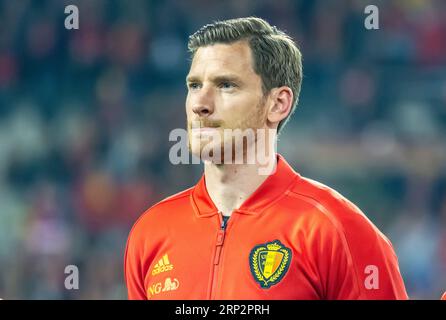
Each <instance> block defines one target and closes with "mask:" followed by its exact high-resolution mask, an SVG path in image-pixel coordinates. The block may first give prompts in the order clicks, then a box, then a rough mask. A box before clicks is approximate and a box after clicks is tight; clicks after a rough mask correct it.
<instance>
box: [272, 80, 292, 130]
mask: <svg viewBox="0 0 446 320" xmlns="http://www.w3.org/2000/svg"><path fill="white" fill-rule="evenodd" d="M268 104H269V110H268V114H267V119H268V126H271V127H275V128H277V126H278V125H279V123H280V121H282V120H283V119H285V118H286V117H287V116H288V115H289V114H290V112H291V108H292V105H293V91H292V90H291V89H290V88H289V87H286V86H282V87H279V88H273V89H271V92H270V98H269V103H268Z"/></svg>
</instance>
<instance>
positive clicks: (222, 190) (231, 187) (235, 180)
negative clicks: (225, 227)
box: [204, 152, 277, 216]
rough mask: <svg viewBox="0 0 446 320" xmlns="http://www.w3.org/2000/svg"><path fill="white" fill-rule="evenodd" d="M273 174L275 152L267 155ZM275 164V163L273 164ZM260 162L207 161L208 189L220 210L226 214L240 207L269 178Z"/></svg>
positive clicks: (206, 178)
mask: <svg viewBox="0 0 446 320" xmlns="http://www.w3.org/2000/svg"><path fill="white" fill-rule="evenodd" d="M267 159H268V168H271V172H270V173H269V174H271V173H272V172H273V170H274V169H275V163H276V161H277V159H276V154H275V152H272V153H271V154H270V155H268V157H267ZM271 164H274V165H271ZM263 167H264V165H263V166H261V165H260V164H258V163H256V164H221V165H216V164H213V163H206V164H205V167H204V174H205V181H206V189H207V191H208V194H209V196H210V197H211V199H212V201H213V202H214V204H215V206H216V207H217V208H218V210H219V211H220V212H221V213H222V214H223V215H225V216H230V215H231V213H232V211H234V210H235V209H238V208H239V207H240V206H241V205H242V204H243V202H244V201H245V200H246V199H247V198H248V197H249V196H250V195H251V194H252V193H253V192H254V191H255V190H256V189H257V188H258V187H259V186H260V185H261V184H262V183H263V182H264V181H265V180H266V179H267V178H268V176H269V174H265V172H264V171H263V172H262V170H260V168H263ZM259 172H262V174H259Z"/></svg>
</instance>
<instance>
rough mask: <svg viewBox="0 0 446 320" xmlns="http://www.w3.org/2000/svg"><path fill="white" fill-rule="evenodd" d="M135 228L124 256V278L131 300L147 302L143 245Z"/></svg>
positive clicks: (130, 235) (131, 232)
mask: <svg viewBox="0 0 446 320" xmlns="http://www.w3.org/2000/svg"><path fill="white" fill-rule="evenodd" d="M134 229H135V227H133V229H132V231H130V234H129V237H128V240H127V245H126V249H125V255H124V277H125V282H126V286H127V295H128V299H129V300H146V299H147V297H146V293H145V292H146V290H145V286H144V273H143V267H142V257H143V256H142V254H143V251H142V250H141V246H142V243H141V241H138V237H137V234H136V232H135V230H134Z"/></svg>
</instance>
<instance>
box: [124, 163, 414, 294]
mask: <svg viewBox="0 0 446 320" xmlns="http://www.w3.org/2000/svg"><path fill="white" fill-rule="evenodd" d="M277 159H278V163H277V170H276V171H275V173H274V174H272V175H271V176H269V177H268V178H267V179H266V180H265V181H264V183H263V184H262V185H261V186H260V187H259V188H258V189H257V190H256V191H255V192H254V193H253V194H252V195H251V196H250V197H249V198H248V199H247V200H246V201H245V202H244V203H243V204H242V206H241V207H240V208H239V209H237V210H234V212H233V213H232V215H231V218H230V219H229V220H228V222H227V223H224V222H223V221H222V217H221V214H219V212H218V210H217V208H216V207H215V205H214V204H213V202H212V200H211V198H210V197H209V195H208V193H207V190H206V186H205V178H204V176H203V177H202V178H201V180H200V181H199V182H198V184H197V185H196V186H195V187H193V188H190V189H188V190H185V191H183V192H181V193H178V194H176V195H174V196H171V197H169V198H167V199H165V200H163V201H161V202H159V203H158V204H156V205H154V206H153V207H151V208H150V209H149V210H147V211H146V212H145V213H144V214H143V215H142V216H141V217H140V218H139V219H138V221H137V222H136V223H135V225H134V226H133V228H132V230H131V232H130V235H129V238H128V241H127V248H126V252H125V259H124V260H125V262H124V270H125V279H126V284H127V288H128V297H129V299H407V298H408V296H407V293H406V290H405V287H404V283H403V280H402V278H401V275H400V271H399V268H398V261H397V257H396V255H395V252H394V250H393V248H392V245H391V243H390V241H389V240H388V239H387V238H386V237H385V236H384V235H383V234H382V233H381V232H380V231H379V230H378V229H377V228H376V227H375V226H374V225H373V224H372V222H371V221H370V220H368V219H367V217H366V216H365V215H364V214H363V213H362V212H361V210H360V209H359V208H358V207H356V206H355V205H354V204H353V203H351V202H350V201H348V200H347V199H346V198H344V197H343V196H342V195H340V194H339V193H337V192H336V191H334V190H333V189H330V188H329V187H327V186H325V185H323V184H320V183H318V182H316V181H313V180H310V179H307V178H304V177H302V176H300V175H299V174H297V173H296V172H295V171H293V169H292V168H291V167H290V166H289V165H288V163H287V162H286V161H285V160H284V159H283V158H282V157H281V156H280V155H278V157H277Z"/></svg>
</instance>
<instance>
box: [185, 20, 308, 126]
mask: <svg viewBox="0 0 446 320" xmlns="http://www.w3.org/2000/svg"><path fill="white" fill-rule="evenodd" d="M239 40H246V41H247V42H248V44H249V47H250V48H251V52H252V55H253V60H254V66H253V69H254V71H255V72H256V73H257V74H258V75H259V76H260V77H261V79H262V89H263V93H264V94H267V93H268V92H269V91H270V90H271V89H272V88H277V87H280V86H287V87H289V88H290V89H291V90H292V91H293V105H292V107H291V111H290V113H289V115H288V116H287V117H286V118H285V119H283V120H282V121H281V122H280V123H279V126H278V128H277V131H278V132H279V133H280V131H281V129H282V128H283V126H284V125H285V124H286V123H287V122H288V120H289V118H290V116H291V114H292V113H293V112H294V110H295V109H296V106H297V103H298V100H299V93H300V88H301V85H302V55H301V53H300V50H299V49H298V47H297V46H296V44H295V43H294V41H293V40H292V39H291V38H290V37H289V36H288V35H287V34H286V33H285V32H283V31H281V30H279V29H277V28H276V27H275V26H271V25H270V24H269V23H268V22H266V21H265V20H263V19H260V18H256V17H247V18H238V19H231V20H224V21H216V22H214V23H212V24H207V25H205V26H203V27H202V28H200V29H199V30H198V31H197V32H195V33H194V34H193V35H191V36H190V37H189V43H188V49H189V52H190V53H191V55H192V58H193V56H194V55H195V52H196V51H197V50H198V48H200V47H204V46H209V45H213V44H216V43H233V42H236V41H239Z"/></svg>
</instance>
